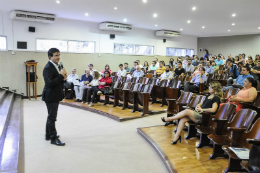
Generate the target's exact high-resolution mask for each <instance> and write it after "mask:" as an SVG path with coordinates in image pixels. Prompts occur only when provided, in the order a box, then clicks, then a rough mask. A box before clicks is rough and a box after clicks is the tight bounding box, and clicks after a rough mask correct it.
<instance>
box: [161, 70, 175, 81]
mask: <svg viewBox="0 0 260 173" xmlns="http://www.w3.org/2000/svg"><path fill="white" fill-rule="evenodd" d="M168 78H170V79H172V78H173V73H172V72H171V71H169V72H166V71H165V72H163V74H162V75H161V79H168Z"/></svg>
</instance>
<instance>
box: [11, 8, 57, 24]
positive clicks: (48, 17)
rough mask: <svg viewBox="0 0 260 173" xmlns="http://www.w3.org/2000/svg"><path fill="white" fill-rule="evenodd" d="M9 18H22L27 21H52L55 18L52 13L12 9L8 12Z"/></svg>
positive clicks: (54, 20)
mask: <svg viewBox="0 0 260 173" xmlns="http://www.w3.org/2000/svg"><path fill="white" fill-rule="evenodd" d="M10 18H11V19H12V20H13V19H15V20H24V21H29V22H43V23H54V22H56V20H57V18H56V16H55V15H53V14H44V13H35V12H29V11H18V10H14V11H12V12H11V13H10Z"/></svg>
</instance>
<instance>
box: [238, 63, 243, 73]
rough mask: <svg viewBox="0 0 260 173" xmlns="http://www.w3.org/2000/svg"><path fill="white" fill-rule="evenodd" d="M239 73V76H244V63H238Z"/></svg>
mask: <svg viewBox="0 0 260 173" xmlns="http://www.w3.org/2000/svg"><path fill="white" fill-rule="evenodd" d="M237 66H238V67H237V71H238V73H239V75H241V74H242V68H243V62H238V65H237Z"/></svg>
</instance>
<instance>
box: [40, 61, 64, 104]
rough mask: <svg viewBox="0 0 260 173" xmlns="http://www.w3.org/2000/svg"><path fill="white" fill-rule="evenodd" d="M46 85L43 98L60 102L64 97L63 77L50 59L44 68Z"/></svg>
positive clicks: (49, 101) (46, 100)
mask: <svg viewBox="0 0 260 173" xmlns="http://www.w3.org/2000/svg"><path fill="white" fill-rule="evenodd" d="M43 77H44V81H45V86H44V89H43V92H42V100H43V101H45V102H46V103H53V102H59V101H61V100H62V99H63V79H64V77H63V76H62V75H61V74H59V73H58V71H57V70H56V68H55V67H54V65H53V64H52V63H51V62H50V61H49V62H48V63H47V64H46V66H45V67H44V69H43Z"/></svg>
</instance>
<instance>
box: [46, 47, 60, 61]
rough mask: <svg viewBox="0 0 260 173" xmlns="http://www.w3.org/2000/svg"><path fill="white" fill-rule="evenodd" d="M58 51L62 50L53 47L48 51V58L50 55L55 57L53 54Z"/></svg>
mask: <svg viewBox="0 0 260 173" xmlns="http://www.w3.org/2000/svg"><path fill="white" fill-rule="evenodd" d="M56 52H60V50H59V49H57V48H51V49H50V50H49V51H48V58H49V59H50V57H53V54H54V53H56Z"/></svg>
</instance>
